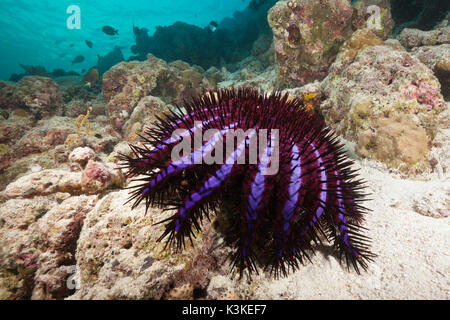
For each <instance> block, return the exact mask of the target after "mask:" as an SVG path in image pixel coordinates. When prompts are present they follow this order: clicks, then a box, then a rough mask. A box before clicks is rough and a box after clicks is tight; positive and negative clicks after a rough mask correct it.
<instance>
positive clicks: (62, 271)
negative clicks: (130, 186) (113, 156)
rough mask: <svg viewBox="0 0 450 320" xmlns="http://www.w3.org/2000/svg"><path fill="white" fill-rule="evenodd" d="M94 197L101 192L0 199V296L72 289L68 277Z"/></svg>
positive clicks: (50, 294)
mask: <svg viewBox="0 0 450 320" xmlns="http://www.w3.org/2000/svg"><path fill="white" fill-rule="evenodd" d="M96 201H97V196H84V195H82V196H76V197H69V194H67V193H59V194H55V195H54V196H53V197H40V196H37V197H34V198H32V199H12V200H8V201H7V202H5V203H3V204H2V210H1V212H0V218H1V221H2V223H1V224H0V232H1V234H2V237H1V238H0V247H1V249H0V261H1V262H0V263H1V269H0V299H28V298H32V299H62V298H64V297H67V296H68V295H70V294H71V293H73V290H70V289H69V288H68V286H67V280H68V277H69V276H71V275H73V273H74V272H75V269H74V268H72V265H74V264H75V249H76V241H77V239H78V236H79V233H80V231H81V227H82V226H83V220H84V218H85V216H86V214H87V213H88V212H89V211H90V210H91V209H92V207H93V206H94V205H95V203H96ZM17 212H20V213H21V214H20V215H18V214H17ZM19 216H20V217H19Z"/></svg>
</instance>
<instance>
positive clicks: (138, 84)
mask: <svg viewBox="0 0 450 320" xmlns="http://www.w3.org/2000/svg"><path fill="white" fill-rule="evenodd" d="M204 73H205V71H204V70H203V69H202V68H201V67H197V66H189V64H187V63H185V62H182V61H175V62H172V63H170V64H167V63H166V62H165V61H163V60H161V59H157V58H155V57H154V56H153V55H148V59H147V61H143V62H137V61H133V62H122V63H119V64H118V65H116V66H114V67H113V68H111V69H110V70H109V71H108V72H107V73H106V74H105V75H104V77H103V84H102V87H103V95H104V97H105V102H107V104H108V106H107V114H108V117H109V119H110V121H111V124H112V125H113V126H114V128H115V129H116V130H121V128H122V127H123V126H124V124H125V122H126V121H127V120H128V119H129V117H130V115H131V114H132V113H133V110H134V108H135V107H136V106H137V105H138V103H139V101H140V100H141V99H142V98H143V97H145V96H148V95H158V96H160V97H161V98H162V99H163V100H164V101H165V102H167V103H180V102H181V101H182V99H183V98H185V97H186V98H189V97H191V96H192V95H195V94H199V93H201V92H202V91H203V90H204V89H208V88H209V87H210V85H209V82H208V80H206V79H205V78H204Z"/></svg>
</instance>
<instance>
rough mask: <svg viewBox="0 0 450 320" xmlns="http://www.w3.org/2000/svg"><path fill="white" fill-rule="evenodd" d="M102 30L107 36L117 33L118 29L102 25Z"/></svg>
mask: <svg viewBox="0 0 450 320" xmlns="http://www.w3.org/2000/svg"><path fill="white" fill-rule="evenodd" d="M102 31H103V32H104V33H106V34H107V35H109V36H114V35H116V34H119V30H116V29H114V28H113V27H110V26H104V27H103V29H102Z"/></svg>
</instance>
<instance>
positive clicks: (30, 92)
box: [0, 76, 62, 119]
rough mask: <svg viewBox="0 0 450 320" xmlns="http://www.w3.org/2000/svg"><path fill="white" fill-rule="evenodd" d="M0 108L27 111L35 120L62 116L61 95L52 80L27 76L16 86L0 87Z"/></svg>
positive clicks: (8, 84)
mask: <svg viewBox="0 0 450 320" xmlns="http://www.w3.org/2000/svg"><path fill="white" fill-rule="evenodd" d="M0 108H4V109H18V108H22V109H27V110H29V111H30V112H31V114H32V115H33V116H34V117H35V118H36V119H41V118H47V117H50V116H52V115H62V101H61V94H60V92H59V88H58V86H57V84H56V83H55V82H54V81H53V80H52V79H50V78H45V77H38V76H28V77H24V78H23V79H22V80H20V81H19V82H18V83H17V84H13V83H6V82H3V83H2V84H1V85H0Z"/></svg>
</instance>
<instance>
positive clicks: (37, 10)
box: [0, 0, 249, 80]
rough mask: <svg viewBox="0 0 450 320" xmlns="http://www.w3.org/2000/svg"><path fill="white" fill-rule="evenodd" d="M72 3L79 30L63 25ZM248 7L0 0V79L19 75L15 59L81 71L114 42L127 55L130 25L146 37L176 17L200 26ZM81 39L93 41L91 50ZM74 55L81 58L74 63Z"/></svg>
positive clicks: (207, 1)
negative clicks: (108, 30) (115, 32)
mask: <svg viewBox="0 0 450 320" xmlns="http://www.w3.org/2000/svg"><path fill="white" fill-rule="evenodd" d="M70 5H78V6H79V7H80V9H81V29H80V30H76V29H75V30H69V29H68V28H67V25H66V22H67V19H68V18H69V16H70V14H67V13H66V10H67V8H68V7H69V6H70ZM248 5H249V0H226V1H218V0H196V1H188V0H126V1H124V0H95V1H92V0H78V1H75V0H70V1H66V0H0V30H1V32H0V79H4V80H7V79H9V77H10V75H11V74H12V73H23V72H24V70H23V69H22V68H21V67H20V65H19V63H21V64H24V65H41V66H44V67H45V68H46V69H47V70H48V71H52V70H53V69H57V68H61V69H64V70H66V71H69V70H74V71H76V72H79V73H81V71H82V70H83V69H88V68H90V67H92V66H95V65H96V63H97V54H98V55H101V56H103V55H105V54H107V53H108V52H110V51H111V50H112V49H113V48H114V46H116V45H117V46H121V47H123V49H122V52H123V55H124V57H125V59H127V58H128V57H129V56H130V55H132V53H131V51H130V46H131V45H133V44H134V43H135V41H134V35H133V28H132V26H133V24H134V25H136V26H138V27H140V28H142V27H145V28H147V29H148V30H149V35H152V34H153V33H154V31H155V28H156V27H157V26H169V25H171V24H173V23H174V22H176V21H182V22H186V23H189V24H192V25H196V26H199V27H202V28H203V27H205V26H207V25H208V24H209V22H210V21H211V20H214V21H218V22H220V21H221V20H222V19H223V18H226V17H232V16H233V14H234V13H235V12H236V11H239V10H243V9H245V8H246V7H247V6H248ZM104 25H110V26H112V27H114V28H116V29H118V30H119V35H118V36H114V37H111V36H108V35H106V34H104V33H103V32H102V30H101V29H102V27H103V26H104ZM85 40H89V41H92V42H93V44H94V47H93V49H90V48H88V47H87V45H86V44H85ZM71 44H73V47H71ZM63 55H64V56H63ZM78 55H83V56H84V57H85V61H84V62H83V63H80V64H75V65H74V64H72V60H73V59H74V58H75V57H76V56H78Z"/></svg>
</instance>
